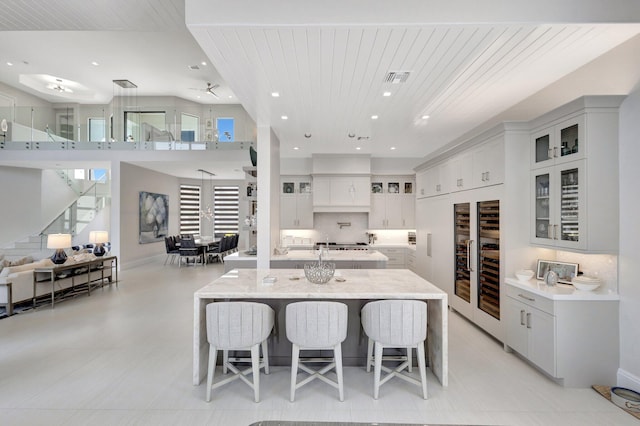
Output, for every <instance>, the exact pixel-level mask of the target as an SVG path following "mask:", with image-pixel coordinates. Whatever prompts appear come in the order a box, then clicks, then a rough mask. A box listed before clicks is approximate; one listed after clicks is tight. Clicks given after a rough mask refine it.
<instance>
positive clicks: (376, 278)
mask: <svg viewBox="0 0 640 426" xmlns="http://www.w3.org/2000/svg"><path fill="white" fill-rule="evenodd" d="M267 276H268V277H274V278H275V279H276V281H275V282H274V283H263V278H265V277H267ZM336 277H339V278H341V279H344V282H337V281H336ZM195 297H196V298H200V299H208V298H211V299H216V298H227V297H228V298H238V297H246V298H261V299H281V298H299V299H307V298H313V299H402V298H413V299H444V300H445V303H446V299H447V293H445V292H444V291H442V290H440V289H439V288H438V287H436V286H435V285H433V284H431V283H430V282H429V281H427V280H425V279H423V278H421V277H420V276H418V275H416V274H415V273H413V272H411V271H410V270H408V269H341V270H339V271H336V274H335V276H334V278H333V279H331V281H329V282H328V283H326V284H313V283H311V282H309V281H307V279H306V278H305V276H304V271H301V270H300V269H234V270H232V271H230V272H228V273H226V274H224V275H222V276H221V277H219V278H218V279H216V280H215V281H213V282H211V283H209V284H207V285H206V286H204V287H202V288H201V289H199V290H198V291H196V293H195Z"/></svg>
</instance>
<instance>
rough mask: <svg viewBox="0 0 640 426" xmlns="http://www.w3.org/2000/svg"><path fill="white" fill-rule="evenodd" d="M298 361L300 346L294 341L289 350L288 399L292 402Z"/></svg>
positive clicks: (294, 394)
mask: <svg viewBox="0 0 640 426" xmlns="http://www.w3.org/2000/svg"><path fill="white" fill-rule="evenodd" d="M299 362H300V347H299V346H298V345H296V344H295V343H294V344H293V345H292V350H291V396H290V398H289V400H290V401H291V402H293V401H294V400H295V398H296V380H297V377H298V363H299Z"/></svg>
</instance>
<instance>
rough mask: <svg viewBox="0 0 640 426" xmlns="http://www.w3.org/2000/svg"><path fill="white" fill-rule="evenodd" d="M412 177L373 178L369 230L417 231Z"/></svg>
mask: <svg viewBox="0 0 640 426" xmlns="http://www.w3.org/2000/svg"><path fill="white" fill-rule="evenodd" d="M414 186H415V181H414V179H413V177H412V176H401V177H387V176H385V177H381V176H372V178H371V211H370V212H369V229H415V194H414V193H413V191H414Z"/></svg>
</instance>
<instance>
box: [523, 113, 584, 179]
mask: <svg viewBox="0 0 640 426" xmlns="http://www.w3.org/2000/svg"><path fill="white" fill-rule="evenodd" d="M586 150H587V146H586V138H585V116H584V114H580V115H578V116H576V117H573V118H570V119H568V120H565V121H563V122H561V123H559V124H556V125H554V126H551V127H547V128H544V129H541V130H538V131H535V132H534V133H533V134H532V138H531V167H532V168H534V169H537V168H540V167H549V166H553V165H555V164H562V163H566V162H569V161H575V160H580V159H582V158H585V152H586Z"/></svg>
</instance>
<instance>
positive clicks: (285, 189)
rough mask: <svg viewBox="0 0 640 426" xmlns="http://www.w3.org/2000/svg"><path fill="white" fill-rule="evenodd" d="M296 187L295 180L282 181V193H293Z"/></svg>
mask: <svg viewBox="0 0 640 426" xmlns="http://www.w3.org/2000/svg"><path fill="white" fill-rule="evenodd" d="M294 189H295V185H294V183H293V182H283V183H282V193H283V194H293V191H294Z"/></svg>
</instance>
